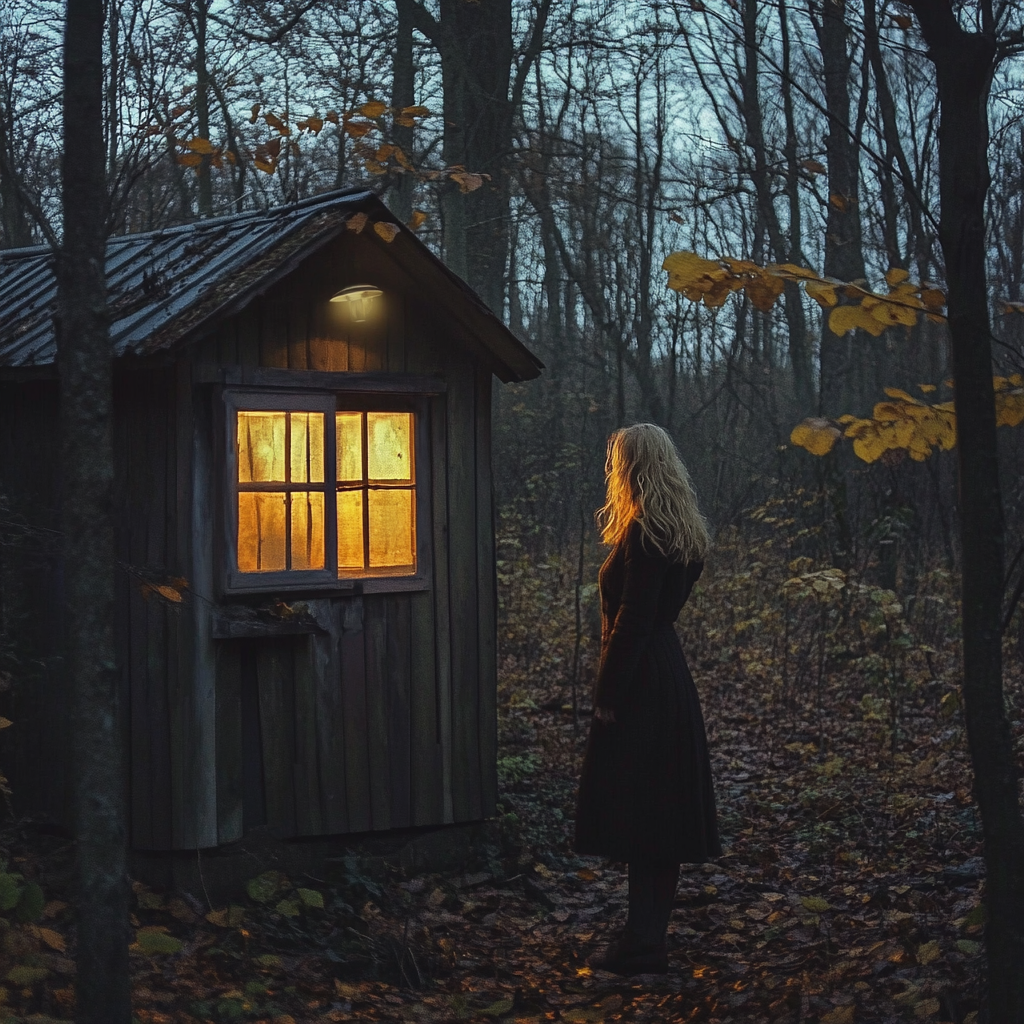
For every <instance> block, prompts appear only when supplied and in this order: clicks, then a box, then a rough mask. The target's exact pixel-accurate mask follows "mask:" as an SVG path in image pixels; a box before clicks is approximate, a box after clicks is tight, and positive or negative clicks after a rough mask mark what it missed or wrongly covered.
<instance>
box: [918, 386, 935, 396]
mask: <svg viewBox="0 0 1024 1024" xmlns="http://www.w3.org/2000/svg"><path fill="white" fill-rule="evenodd" d="M917 386H918V388H919V389H920V390H921V391H923V392H924V393H925V394H926V395H930V394H931V393H932V392H933V391H934V390H935V385H934V384H918V385H917Z"/></svg>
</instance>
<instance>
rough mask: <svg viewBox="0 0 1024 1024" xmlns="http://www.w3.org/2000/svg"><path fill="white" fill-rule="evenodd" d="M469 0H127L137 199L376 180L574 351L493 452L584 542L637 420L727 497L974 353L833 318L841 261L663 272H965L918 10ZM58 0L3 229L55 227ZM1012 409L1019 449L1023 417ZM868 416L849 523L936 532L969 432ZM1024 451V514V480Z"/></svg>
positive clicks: (43, 31)
mask: <svg viewBox="0 0 1024 1024" xmlns="http://www.w3.org/2000/svg"><path fill="white" fill-rule="evenodd" d="M463 8H465V5H464V4H459V3H455V2H453V0H443V2H440V3H439V4H431V3H425V4H420V3H418V2H413V0H398V2H397V3H378V2H371V0H356V2H354V3H345V4H338V3H328V2H317V3H313V4H310V3H308V2H301V3H300V2H299V0H289V2H286V3H265V2H248V3H241V4H225V3H219V2H213V3H207V4H202V3H197V2H195V0H180V2H158V0H130V2H125V3H121V4H112V5H110V15H109V24H108V27H107V33H106V50H107V54H106V57H107V88H106V118H105V123H104V125H103V132H104V136H105V140H106V153H107V170H108V177H109V182H110V188H111V191H112V196H113V198H112V204H111V211H110V227H111V230H112V231H113V232H115V233H121V232H130V231H143V230H150V229H156V228H160V227H163V226H167V225H171V224H177V223H182V222H185V221H188V220H191V219H194V218H198V217H208V216H219V215H223V214H228V213H230V212H232V211H235V210H245V209H252V208H265V207H268V206H271V205H275V204H279V203H283V202H290V201H295V200H299V199H302V198H305V197H307V196H310V195H313V194H316V193H317V192H320V191H324V190H326V189H331V188H336V187H343V186H354V185H367V184H369V185H372V186H373V187H375V188H378V189H380V190H381V191H382V192H383V194H384V196H385V199H386V201H388V202H389V203H390V204H391V205H392V208H393V209H395V211H396V212H397V213H398V214H399V215H400V216H401V217H402V219H403V220H406V221H407V222H408V223H410V225H411V226H414V227H415V228H416V229H417V230H418V231H419V232H420V235H421V237H422V238H423V239H424V240H425V241H426V242H427V243H428V244H429V245H431V246H433V247H435V248H436V249H437V250H438V251H439V252H441V254H442V255H443V256H445V258H447V259H448V260H449V262H450V264H451V265H452V266H453V268H454V269H456V270H457V271H459V272H461V273H463V274H464V276H466V277H467V278H468V279H469V280H470V282H471V283H472V284H473V285H474V286H475V287H476V288H477V289H478V291H480V292H481V294H483V295H484V297H485V298H486V299H487V300H488V301H489V302H490V303H491V304H492V305H494V306H497V305H498V304H499V303H500V304H501V305H502V307H503V312H504V314H505V315H506V317H507V319H508V321H509V322H510V324H511V326H512V328H513V329H514V330H515V331H516V332H517V333H519V334H520V336H521V337H523V338H524V339H526V340H527V341H528V342H529V343H530V344H531V345H532V346H533V347H534V349H535V350H536V351H537V352H538V354H539V355H540V357H541V358H542V359H543V360H544V361H545V363H546V364H547V366H548V368H549V369H548V372H547V374H546V376H545V379H544V380H543V381H542V382H540V383H538V384H533V385H529V386H524V387H521V388H514V389H511V392H506V393H505V394H503V396H502V398H501V402H500V409H499V424H498V427H499V430H498V435H497V436H498V442H499V446H500V453H501V456H502V462H503V465H504V466H505V470H504V471H503V472H502V473H501V474H499V477H498V479H499V486H500V487H501V488H502V493H501V494H500V495H499V497H500V499H501V500H502V504H503V506H504V507H506V509H507V510H509V511H511V509H512V506H516V507H517V508H518V512H519V514H521V515H525V516H526V518H527V519H528V520H529V523H530V525H531V529H533V527H536V530H534V533H535V536H543V537H545V538H546V539H545V544H547V543H551V544H552V545H554V546H555V547H560V546H562V545H564V544H567V543H571V542H572V539H573V538H574V537H576V536H577V535H578V532H579V529H580V522H581V516H582V517H583V519H584V520H586V521H587V522H589V515H590V511H591V510H592V509H593V507H594V506H595V505H596V504H599V503H600V490H601V468H602V461H603V460H602V445H603V438H604V437H605V436H606V435H607V433H608V431H609V430H611V429H613V428H614V427H615V426H617V425H619V424H621V423H624V422H629V421H635V420H641V419H650V420H655V421H657V422H660V423H662V424H664V425H665V426H666V427H667V428H668V429H669V430H670V431H671V432H672V433H673V434H674V435H675V437H676V438H677V440H678V442H679V444H680V446H681V448H682V450H683V453H684V456H685V458H686V459H687V461H688V463H689V464H690V466H691V469H692V471H693V473H694V476H695V478H696V481H697V484H698V489H699V492H700V495H701V497H702V499H703V501H704V503H705V505H706V506H707V509H708V513H709V515H710V517H711V519H712V520H713V522H714V523H715V524H717V525H718V526H720V527H721V526H724V525H726V524H728V523H734V522H736V521H737V519H738V517H739V516H740V515H741V513H742V510H743V509H745V508H749V507H752V506H753V505H754V504H756V502H758V501H760V500H763V499H765V498H768V497H770V496H771V495H772V493H773V492H774V489H775V488H776V487H777V486H778V482H779V481H780V480H785V479H789V478H794V477H795V478H799V479H801V480H802V481H803V482H809V481H811V480H818V481H819V483H820V479H821V474H822V473H823V472H826V473H827V472H833V471H834V470H835V469H838V468H839V467H838V466H837V467H832V468H824V467H822V466H814V465H813V464H812V463H813V461H814V460H811V459H809V458H808V456H807V455H806V454H805V453H804V452H802V451H794V450H793V446H792V444H791V442H790V434H791V431H792V429H793V427H794V426H795V425H796V424H798V423H800V422H801V421H802V420H804V419H805V418H807V417H817V418H818V420H819V421H820V422H826V421H827V423H828V429H829V430H831V431H835V430H836V422H835V421H836V420H837V418H838V417H840V416H842V415H844V414H845V415H848V416H853V417H857V418H858V419H859V418H861V417H868V418H869V419H870V418H871V413H872V410H873V408H874V407H875V405H876V403H879V402H884V401H885V398H886V396H885V394H884V389H885V388H887V387H888V388H898V389H901V390H903V391H911V392H914V393H917V386H918V385H921V384H924V385H928V384H940V383H941V382H942V381H943V380H944V379H946V378H947V377H948V375H949V372H948V366H947V355H946V347H947V339H946V327H945V325H944V324H942V323H933V322H932V321H933V320H936V319H941V318H940V317H931V318H926V317H923V316H922V317H920V318H917V317H912V318H899V317H898V318H896V320H895V322H893V323H892V325H891V326H890V325H889V324H884V325H883V324H880V325H878V326H879V329H876V330H871V331H870V332H869V331H867V330H865V329H864V326H865V325H864V324H860V323H859V322H858V323H854V322H853V321H854V320H856V319H857V318H856V316H854V317H853V320H851V322H850V326H851V328H854V329H852V330H851V331H850V332H849V333H847V334H845V335H837V334H833V333H832V332H831V331H830V330H829V329H828V315H829V311H828V309H825V310H824V311H823V310H822V309H821V308H819V302H820V301H821V294H820V292H819V293H818V294H816V295H813V294H808V293H803V292H802V291H801V289H800V288H799V286H798V284H797V283H796V282H794V281H789V282H783V281H778V282H777V291H776V293H775V295H774V296H773V298H774V299H776V300H777V301H774V302H770V303H768V304H767V305H766V304H765V302H764V301H760V302H759V301H758V296H757V295H755V294H752V292H751V290H750V289H746V290H744V291H742V292H741V294H740V295H739V296H737V297H735V298H734V299H733V300H731V301H729V302H724V303H722V304H718V303H716V304H714V305H710V306H709V305H707V304H705V305H697V304H694V303H691V302H689V301H687V300H686V299H685V298H684V296H683V295H682V294H680V293H679V292H676V291H672V290H670V289H669V288H668V287H667V283H668V282H667V281H666V278H665V276H664V275H663V274H662V272H661V266H662V263H663V261H664V260H665V258H666V256H669V255H670V254H671V253H674V252H679V251H691V252H694V253H699V254H701V255H702V256H703V257H706V258H710V259H712V260H714V259H717V258H718V257H721V256H730V255H731V256H734V257H742V258H743V259H744V260H748V261H751V262H752V263H753V264H756V265H760V266H765V265H770V264H773V263H774V264H790V265H796V266H798V267H800V268H812V269H813V270H814V271H815V273H817V274H818V275H822V276H824V277H827V278H831V279H833V280H841V281H845V282H851V283H855V284H858V285H860V286H861V287H863V288H864V289H867V290H869V291H870V290H879V289H881V290H884V289H885V288H886V284H885V282H886V280H887V279H886V274H887V273H890V274H891V272H892V271H893V270H894V269H895V270H898V271H903V270H905V271H906V273H907V275H908V276H909V277H910V279H911V280H913V281H916V282H922V283H924V284H926V285H927V286H928V287H929V288H932V289H936V290H938V291H939V292H941V291H942V289H943V288H944V286H945V282H944V270H943V266H942V258H941V252H940V248H939V245H938V240H937V218H938V201H937V192H938V184H937V151H936V128H937V117H938V114H937V96H936V89H935V84H934V73H933V69H932V68H931V66H930V64H929V62H928V60H927V58H926V56H925V46H924V43H923V40H922V39H921V37H920V35H919V32H918V29H917V27H916V23H915V22H913V21H912V19H911V18H910V16H909V11H906V10H904V9H903V8H902V7H901V6H900V5H891V4H890V5H883V6H882V7H880V8H879V7H878V6H877V5H876V4H875V3H874V2H873V0H871V2H867V3H864V4H859V3H846V4H840V5H828V6H827V9H826V8H823V7H822V5H820V4H818V3H814V2H810V3H795V4H794V3H787V2H786V0H778V2H776V0H772V2H760V0H721V2H718V0H714V2H707V3H704V2H701V3H697V2H695V0H687V2H685V3H661V2H655V3H636V4H630V5H629V8H628V13H624V9H623V7H622V5H620V4H614V3H611V2H600V0H597V2H590V0H585V2H576V0H537V2H533V3H520V2H519V0H516V2H514V3H508V4H504V5H502V4H497V5H492V4H487V5H483V7H481V8H480V9H479V10H478V11H477V14H476V15H474V16H473V17H461V18H460V12H461V13H463V14H464V13H465V12H464V10H463ZM1008 8H1010V9H1012V8H1013V5H1012V4H1010V5H1008ZM62 10H63V8H62V5H61V4H58V3H49V2H45V0H39V2H36V0H18V2H16V3H13V4H8V5H4V9H3V13H2V14H0V76H2V79H0V244H2V245H3V246H5V247H14V246H22V245H26V244H32V243H37V242H42V241H46V240H47V238H48V237H49V238H51V239H52V238H55V237H58V236H59V233H60V226H59V214H58V209H59V203H58V198H59V196H58V190H59V173H58V172H59V154H60V150H61V125H60V119H59V117H58V116H57V115H56V113H55V111H56V110H57V109H58V100H59V96H60V89H61V83H60V75H59V60H58V57H59V45H60V30H61V24H62V22H61V17H62ZM1008 14H1012V10H1009V11H1008ZM1010 20H1012V18H1011V19H1010ZM1021 84H1022V83H1021V68H1020V62H1019V60H1018V59H1016V58H1014V59H1011V60H1007V61H1004V62H1002V64H1001V65H1000V66H999V71H998V78H997V81H996V82H995V83H994V85H993V91H992V94H993V97H994V99H993V102H992V104H991V121H992V124H991V145H990V163H991V172H992V181H993V185H992V189H991V194H990V199H989V221H988V253H989V260H990V265H989V267H988V268H987V269H988V276H989V281H990V286H991V293H992V295H991V301H992V309H993V313H994V323H995V331H996V335H997V339H998V341H999V342H1000V344H998V345H997V348H996V353H997V359H998V366H997V368H996V369H997V371H998V372H1002V373H1003V374H1004V375H1005V376H1007V377H1010V376H1012V375H1013V374H1014V373H1016V372H1017V371H1019V370H1021V369H1024V367H1022V366H1021V353H1020V344H1021V340H1022V334H1021V331H1022V328H1021V321H1022V320H1024V318H1020V317H1013V316H1011V315H1009V311H1011V310H1012V309H1013V308H1014V304H1015V303H1020V302H1021V300H1022V299H1024V293H1022V277H1024V207H1022V195H1024V124H1022V120H1021V110H1022V109H1024V107H1022V90H1021ZM922 294H923V295H924V297H925V298H926V299H927V298H928V294H927V293H922ZM815 299H817V300H818V301H815ZM856 308H857V307H852V309H854V310H855V309H856ZM839 311H841V314H842V315H846V316H847V317H848V318H849V316H850V313H848V312H846V307H845V306H844V305H843V304H842V303H841V304H840V306H839ZM836 313H837V310H832V316H833V318H834V317H835V316H836ZM866 319H870V317H866ZM901 321H902V322H901ZM910 321H912V322H910ZM866 326H867V327H871V324H870V323H868V324H867V325H866ZM905 418H906V417H904V419H905ZM940 419H941V417H940ZM838 426H839V427H842V428H843V429H847V430H852V429H853V428H852V427H849V426H848V425H846V426H844V424H842V423H839V424H838ZM863 429H864V428H862V432H863ZM903 429H904V432H906V428H903ZM871 430H875V428H871ZM875 432H877V431H875ZM1004 438H1005V439H1004V442H1003V444H1004V447H1005V448H1006V449H1007V450H1006V457H1007V458H1011V459H1012V458H1015V457H1016V453H1017V450H1018V447H1019V442H1018V440H1017V438H1016V431H1007V432H1005V434H1004ZM843 447H844V446H839V447H838V448H837V449H836V453H835V454H834V455H832V456H830V457H831V458H834V460H835V461H836V462H842V465H843V466H844V467H845V468H847V469H850V470H851V471H854V472H856V474H857V480H856V483H855V485H854V486H852V487H851V489H850V491H849V493H848V495H847V497H846V500H847V501H848V504H849V507H848V508H846V509H844V510H842V515H839V513H838V511H837V517H836V521H837V522H838V521H839V520H840V519H842V520H843V525H842V527H841V528H838V527H837V528H836V529H838V531H839V533H842V534H845V537H846V539H845V540H844V539H842V538H841V537H839V534H838V533H837V532H836V529H832V530H831V531H826V532H827V533H828V535H829V536H830V538H831V539H830V541H829V543H830V545H831V546H832V547H833V548H835V547H836V545H838V546H839V547H844V546H845V547H851V546H852V547H863V546H864V545H863V544H860V543H859V541H858V538H863V537H865V536H866V531H867V529H868V527H869V526H871V524H874V526H873V529H874V530H875V532H876V533H877V532H878V531H879V530H881V531H882V532H883V533H886V532H887V531H889V530H890V529H896V528H897V525H896V524H898V523H904V524H905V521H906V520H907V519H908V517H910V518H913V519H914V520H915V522H914V529H913V530H912V531H911V532H912V535H913V537H914V541H913V543H914V544H915V545H923V547H924V548H925V549H927V552H928V553H929V554H932V553H937V552H946V553H947V554H948V553H949V551H950V549H951V547H953V546H955V545H954V544H953V542H952V539H951V535H950V528H949V522H948V515H949V508H950V505H951V503H952V466H951V461H950V457H948V456H947V457H943V458H940V459H939V460H938V461H937V462H936V463H935V464H934V465H929V466H928V467H926V468H922V467H917V466H909V465H907V466H901V467H899V468H898V469H897V467H896V465H895V460H896V459H897V457H898V456H899V451H900V450H899V449H898V448H897V447H896V446H891V447H890V448H887V449H886V451H888V452H889V454H888V455H887V457H886V459H887V460H888V461H886V459H883V460H882V462H884V463H885V465H884V466H883V465H878V466H876V467H874V468H873V469H872V470H870V471H865V470H864V468H863V467H860V468H857V465H856V460H850V459H849V458H848V456H847V455H844V454H839V452H840V449H842V448H843ZM943 447H944V446H943ZM907 450H910V453H911V454H913V450H911V449H907ZM905 453H906V450H905V451H904V454H905ZM847 462H849V465H847ZM805 478H806V479H805ZM1008 480H1009V493H1008V494H1007V495H1006V499H1007V500H1006V505H1007V512H1008V516H1009V519H1010V523H1011V536H1012V535H1013V532H1014V524H1016V523H1017V521H1018V520H1019V518H1020V511H1019V498H1020V495H1019V493H1018V491H1017V485H1016V482H1015V480H1016V475H1012V476H1010V477H1008ZM524 502H525V504H524ZM886 523H888V524H889V525H888V526H886V525H885V524H886ZM899 528H900V529H903V530H904V532H907V529H908V528H907V526H906V525H904V526H902V527H899ZM537 531H539V533H538V532H537ZM870 547H871V545H868V548H870ZM923 553H924V552H923V551H922V552H921V554H923ZM830 554H831V556H832V557H831V558H830V559H829V560H830V561H833V562H835V561H836V560H837V559H836V557H835V551H832V552H830ZM864 557H868V554H867V548H866V549H865V556H864ZM914 557H915V558H916V557H917V556H916V555H915V556H914Z"/></svg>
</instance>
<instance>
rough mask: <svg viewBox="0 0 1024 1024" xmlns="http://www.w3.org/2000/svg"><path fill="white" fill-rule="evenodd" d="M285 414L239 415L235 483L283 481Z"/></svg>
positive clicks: (244, 413) (251, 413)
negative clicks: (236, 475)
mask: <svg viewBox="0 0 1024 1024" xmlns="http://www.w3.org/2000/svg"><path fill="white" fill-rule="evenodd" d="M284 415H285V414H284V413H283V412H240V413H239V414H238V480H239V483H257V482H265V481H268V480H273V481H278V480H280V481H282V482H283V481H284Z"/></svg>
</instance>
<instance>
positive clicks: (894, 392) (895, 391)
mask: <svg viewBox="0 0 1024 1024" xmlns="http://www.w3.org/2000/svg"><path fill="white" fill-rule="evenodd" d="M882 390H883V391H884V392H885V393H886V394H887V395H888V396H889V397H890V398H898V399H899V400H900V401H901V402H909V403H910V404H911V405H920V404H921V403H920V402H919V401H918V400H917V399H916V398H912V397H911V396H910V395H908V394H907V393H906V391H903V390H902V389H901V388H882Z"/></svg>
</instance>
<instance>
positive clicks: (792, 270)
mask: <svg viewBox="0 0 1024 1024" xmlns="http://www.w3.org/2000/svg"><path fill="white" fill-rule="evenodd" d="M774 269H776V270H781V271H784V272H785V273H787V274H789V275H790V276H792V277H799V278H808V279H812V280H813V279H816V278H817V277H818V275H817V274H816V273H815V272H814V271H813V270H808V269H807V268H806V267H798V266H797V265H796V264H795V263H779V264H777V265H776V267H775V268H774Z"/></svg>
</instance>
